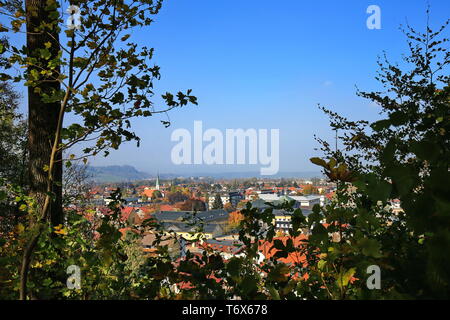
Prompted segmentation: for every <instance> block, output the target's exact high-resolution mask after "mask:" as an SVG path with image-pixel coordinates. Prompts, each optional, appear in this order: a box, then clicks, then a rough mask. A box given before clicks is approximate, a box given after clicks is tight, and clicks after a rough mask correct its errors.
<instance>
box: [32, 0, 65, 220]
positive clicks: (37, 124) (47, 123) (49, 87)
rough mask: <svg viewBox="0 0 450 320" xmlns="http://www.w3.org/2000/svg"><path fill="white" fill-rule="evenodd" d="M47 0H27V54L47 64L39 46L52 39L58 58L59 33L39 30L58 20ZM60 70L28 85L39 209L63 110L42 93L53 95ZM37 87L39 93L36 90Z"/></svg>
mask: <svg viewBox="0 0 450 320" xmlns="http://www.w3.org/2000/svg"><path fill="white" fill-rule="evenodd" d="M47 4H48V2H47V0H26V17H27V48H28V50H29V51H28V56H31V57H35V58H37V59H38V63H37V64H41V63H42V66H45V64H46V63H47V60H44V59H43V58H41V54H40V52H39V50H38V49H44V48H45V46H44V44H45V43H48V42H50V43H51V46H50V48H49V51H50V53H51V59H52V58H54V57H56V56H57V54H58V52H59V33H58V30H57V28H56V27H53V28H45V29H44V30H42V29H41V30H38V29H37V28H38V27H39V26H41V24H42V23H44V22H45V23H53V22H55V20H54V19H53V18H51V16H50V14H51V13H52V12H54V11H57V10H58V9H57V8H55V9H51V10H48V9H47V10H46V6H47ZM32 69H36V71H38V72H40V71H41V69H40V68H36V67H34V66H30V67H29V68H28V72H29V73H30V72H31V71H32ZM57 72H59V68H58V69H56V72H55V73H54V74H53V75H52V76H47V77H46V78H44V79H41V80H44V81H39V82H38V83H37V84H35V85H31V86H29V87H28V143H29V145H28V151H29V175H30V176H29V178H30V191H31V195H32V196H33V198H35V199H36V201H37V204H38V210H39V212H40V211H41V210H42V207H43V205H44V201H45V196H46V194H47V188H48V172H46V170H45V169H44V168H45V167H47V168H48V166H49V165H50V163H49V162H50V155H51V151H52V145H53V143H54V139H55V134H56V128H57V125H58V116H59V110H60V102H59V101H56V102H52V103H44V102H43V101H42V96H41V94H42V93H47V94H52V92H54V91H59V90H60V88H61V85H60V83H59V82H58V81H57V80H55V78H56V77H57ZM36 89H38V91H40V93H36ZM61 157H62V155H61V153H58V154H57V156H56V158H55V160H56V161H57V163H55V165H54V170H53V172H52V175H53V182H52V183H51V185H52V192H53V195H54V198H53V201H52V202H51V205H50V209H49V210H50V211H49V213H50V214H49V217H50V220H51V223H52V225H58V224H62V223H63V210H62V162H61Z"/></svg>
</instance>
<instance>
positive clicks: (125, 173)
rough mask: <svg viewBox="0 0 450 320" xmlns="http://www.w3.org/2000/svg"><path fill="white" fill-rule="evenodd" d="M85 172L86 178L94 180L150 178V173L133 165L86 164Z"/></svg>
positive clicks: (119, 180)
mask: <svg viewBox="0 0 450 320" xmlns="http://www.w3.org/2000/svg"><path fill="white" fill-rule="evenodd" d="M86 173H87V175H88V177H89V178H88V179H89V180H91V181H94V182H100V183H104V182H128V181H135V180H143V179H148V178H150V174H148V173H146V172H142V171H139V170H137V169H136V168H135V167H133V166H129V165H123V166H117V165H114V166H103V167H92V166H88V167H87V170H86Z"/></svg>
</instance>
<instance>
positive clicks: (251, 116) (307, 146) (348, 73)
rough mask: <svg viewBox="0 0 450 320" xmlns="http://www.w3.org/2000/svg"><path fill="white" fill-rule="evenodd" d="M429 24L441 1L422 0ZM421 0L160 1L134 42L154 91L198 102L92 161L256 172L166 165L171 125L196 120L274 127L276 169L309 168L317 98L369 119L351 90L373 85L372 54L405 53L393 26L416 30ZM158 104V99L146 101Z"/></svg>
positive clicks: (319, 126) (149, 123)
mask: <svg viewBox="0 0 450 320" xmlns="http://www.w3.org/2000/svg"><path fill="white" fill-rule="evenodd" d="M429 3H430V5H431V25H432V26H434V27H437V26H438V25H440V24H441V23H443V22H444V21H445V20H446V19H447V18H449V16H450V1H449V0H429ZM369 5H378V6H379V7H380V8H381V30H369V29H368V28H367V26H366V20H367V18H368V17H369V14H367V13H366V10H367V7H368V6H369ZM426 6H427V1H426V0H371V1H366V0H345V1H344V0H342V1H336V0H315V1H307V0H277V1H268V0H166V1H165V3H164V5H163V8H162V10H161V12H160V14H159V15H158V16H156V17H155V19H156V21H155V23H154V24H153V25H152V26H151V27H149V28H148V29H141V30H135V31H134V33H133V35H132V36H133V37H134V40H135V41H136V42H138V43H139V44H141V45H143V46H144V45H145V46H149V47H154V48H155V57H154V62H155V63H156V64H158V65H159V66H160V67H161V73H162V79H161V81H158V82H156V83H155V87H156V89H157V92H158V93H163V92H165V91H171V92H177V91H178V90H186V89H193V94H195V95H196V96H197V97H198V100H199V105H198V106H188V107H186V108H184V109H180V110H175V111H172V112H171V113H170V115H169V116H170V120H171V121H172V126H171V127H169V128H167V129H166V128H164V126H162V125H161V124H160V122H159V121H160V120H161V119H162V120H166V118H165V117H155V118H146V119H136V120H134V121H133V122H132V123H133V126H134V128H135V130H136V132H137V133H138V135H139V136H140V137H141V138H142V143H141V147H140V148H136V147H135V145H134V144H132V143H129V144H126V145H123V146H122V147H121V149H120V150H119V151H113V152H112V153H111V155H110V156H109V157H108V158H103V157H97V158H96V159H92V160H91V164H93V165H110V164H129V165H133V166H135V167H137V168H138V169H141V170H144V171H147V172H149V173H152V174H153V173H156V171H159V172H163V173H169V172H173V173H183V172H186V173H187V172H213V171H248V170H254V171H256V170H259V166H234V167H230V166H220V167H209V166H175V165H173V164H172V162H171V158H170V154H171V149H172V147H173V146H174V145H175V143H174V142H171V141H170V135H171V133H172V131H173V130H174V129H177V128H186V129H188V130H190V131H192V130H193V122H194V120H202V121H203V126H204V128H205V129H207V128H217V129H220V130H223V132H225V129H227V128H229V129H233V128H243V129H248V128H255V129H273V128H275V129H280V171H313V170H314V171H315V170H316V168H317V167H315V166H314V165H312V164H310V163H309V160H308V159H309V158H310V157H312V156H317V155H320V153H318V152H317V151H314V148H315V147H318V144H317V142H315V140H314V134H317V135H319V136H320V137H323V138H327V139H329V140H331V139H332V136H333V134H332V132H331V131H330V129H329V127H328V121H327V118H326V117H325V115H323V114H322V112H321V111H320V110H318V108H317V104H318V103H320V104H322V105H324V106H328V107H330V108H332V109H333V110H335V111H337V112H339V113H341V114H343V115H345V116H348V117H351V118H353V119H368V120H374V119H376V118H377V113H378V111H379V110H378V109H377V107H375V106H374V105H371V104H370V102H367V101H365V100H363V99H361V98H359V97H357V96H356V95H355V92H356V88H355V86H358V88H360V89H362V90H366V91H368V90H376V89H380V86H379V84H378V83H377V82H376V81H375V80H374V76H375V73H376V71H377V64H376V59H377V56H378V55H379V54H381V53H382V52H383V50H385V51H386V52H387V54H388V56H389V57H390V59H391V60H392V61H399V60H400V58H401V54H402V53H406V52H407V51H406V49H407V47H406V41H405V37H404V35H403V34H402V33H401V31H400V30H399V26H400V24H405V23H406V22H409V23H410V24H411V25H412V26H413V27H416V28H418V29H422V30H423V28H424V26H425V23H426V14H425V10H426ZM156 100H157V101H160V100H159V99H156Z"/></svg>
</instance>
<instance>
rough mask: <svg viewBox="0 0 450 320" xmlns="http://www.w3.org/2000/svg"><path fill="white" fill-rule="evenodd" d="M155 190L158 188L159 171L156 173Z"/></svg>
mask: <svg viewBox="0 0 450 320" xmlns="http://www.w3.org/2000/svg"><path fill="white" fill-rule="evenodd" d="M156 190H159V172H158V174H157V175H156Z"/></svg>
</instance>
